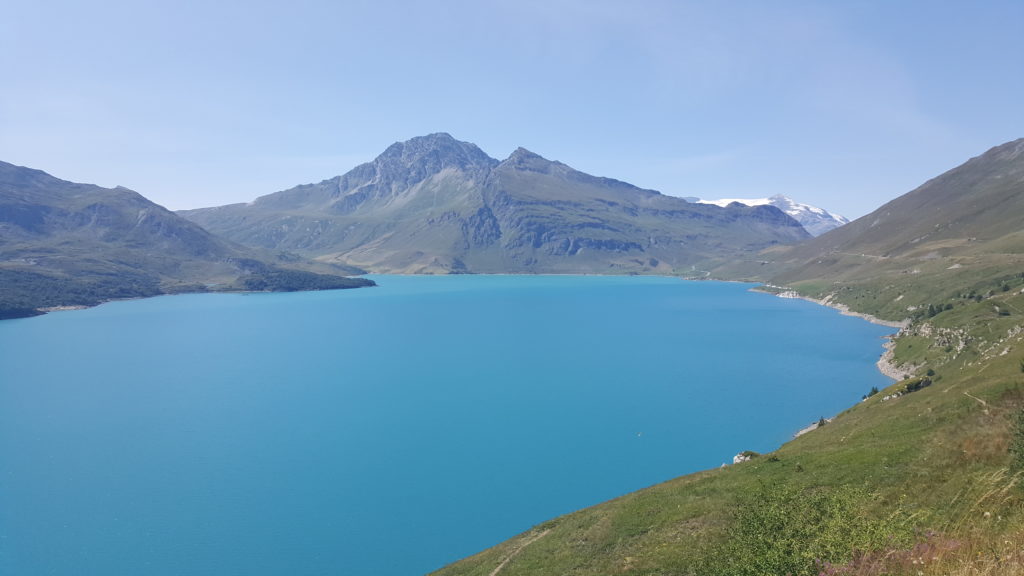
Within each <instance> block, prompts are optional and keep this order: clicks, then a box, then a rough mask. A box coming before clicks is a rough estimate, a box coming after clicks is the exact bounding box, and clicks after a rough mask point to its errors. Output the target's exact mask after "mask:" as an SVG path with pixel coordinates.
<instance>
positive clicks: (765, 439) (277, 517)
mask: <svg viewBox="0 0 1024 576" xmlns="http://www.w3.org/2000/svg"><path fill="white" fill-rule="evenodd" d="M373 278H374V279H375V280H376V281H377V282H378V283H379V284H380V286H379V287H377V288H364V289H358V290H343V291H330V292H307V293H292V294H201V295H183V296H168V297H159V298H152V299H146V300H135V301H127V302H114V303H109V304H105V305H102V306H99V307H96V308H92V309H89V310H80V311H72V312H59V313H53V314H49V315H47V316H43V317H37V318H29V319H22V320H9V321H3V322H0V366H2V368H0V370H2V372H0V574H12V575H13V574H52V575H60V576H63V575H68V576H70V575H75V576H79V575H90V574H97V575H105V574H139V575H181V574H189V575H210V576H213V575H216V576H227V575H246V576H252V575H279V574H295V575H307V574H309V575H312V574H317V575H319V574H337V575H347V574H351V575H366V574H375V575H409V574H422V573H425V572H428V571H431V570H434V569H437V568H440V567H441V566H443V565H444V564H446V563H449V562H452V561H454V560H457V559H459V558H461V557H463V556H466V555H469V554H472V553H474V552H477V551H479V550H481V549H483V548H485V547H488V546H491V545H493V544H496V543H498V542H501V541H503V540H505V539H507V538H509V537H512V536H514V535H516V534H517V533H519V532H522V531H525V530H527V529H529V528H530V527H531V526H533V525H535V524H538V523H540V522H543V521H545V520H548V519H550V518H552V517H554V516H557V515H560V514H564V513H567V512H570V511H573V510H576V509H579V508H582V507H585V506H589V505H592V504H596V503H598V502H601V501H604V500H607V499H610V498H613V497H615V496H619V495H621V494H624V493H626V492H630V491H633V490H637V489H639V488H643V487H645V486H649V485H652V484H655V483H658V482H661V481H664V480H668V479H670V478H673V477H676V476H679V475H682V474H686V473H689V472H693V471H696V470H701V469H706V468H712V467H717V466H719V465H721V464H722V463H725V462H731V460H732V456H733V455H734V454H736V453H737V452H740V451H742V450H747V449H750V450H757V451H761V452H765V451H771V450H772V449H774V448H775V447H777V446H779V445H780V444H782V443H783V442H785V441H786V440H788V439H789V438H791V437H792V435H793V434H794V433H795V432H796V431H797V430H799V429H800V428H802V427H804V426H806V425H807V424H809V423H811V422H814V421H817V420H818V418H819V417H821V416H826V417H827V416H831V415H833V414H835V413H837V412H839V411H842V410H843V409H845V408H847V407H849V406H851V405H852V404H855V403H856V402H858V401H859V400H860V398H861V396H862V395H863V394H865V393H867V392H868V390H869V389H870V388H871V387H872V386H878V387H879V388H882V387H884V386H887V385H888V384H889V383H890V381H889V380H888V379H887V378H885V377H884V376H882V375H881V374H880V373H878V372H877V370H876V369H875V366H874V363H875V361H876V360H877V359H878V356H879V355H880V354H881V352H882V348H881V345H882V340H881V338H882V337H883V336H884V335H885V334H888V333H890V332H892V329H890V328H885V327H881V326H876V325H872V324H869V323H867V322H865V321H863V320H860V319H857V318H852V317H846V316H841V315H840V314H838V313H837V312H836V311H834V310H830V309H827V308H823V307H820V306H817V305H814V304H811V303H808V302H804V301H800V300H788V299H780V298H776V297H773V296H769V295H766V294H761V293H754V292H750V291H749V288H750V286H749V285H744V284H735V283H718V282H687V281H681V280H678V279H672V278H659V277H579V276H440V277H403V276H374V277H373Z"/></svg>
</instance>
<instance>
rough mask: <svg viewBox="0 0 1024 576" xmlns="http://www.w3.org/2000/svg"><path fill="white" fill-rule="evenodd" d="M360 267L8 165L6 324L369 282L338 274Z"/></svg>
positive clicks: (0, 268)
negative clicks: (178, 295) (124, 306)
mask: <svg viewBox="0 0 1024 576" xmlns="http://www.w3.org/2000/svg"><path fill="white" fill-rule="evenodd" d="M314 270H318V272H315V271H314ZM354 271H355V270H352V269H348V270H344V271H343V270H342V269H334V270H331V269H329V268H328V267H326V266H323V265H314V264H312V263H303V262H302V261H301V259H299V258H298V257H297V256H295V255H288V254H281V255H279V256H269V255H267V254H263V253H260V252H257V251H255V250H252V249H250V248H246V247H243V246H240V245H237V244H234V243H232V242H229V241H227V240H224V239H222V238H218V237H216V236H214V235H213V234H210V233H209V232H207V231H206V230H204V229H203V228H201V227H200V226H198V225H196V224H194V223H192V222H190V221H188V220H186V219H184V218H182V217H180V216H178V215H176V214H174V213H173V212H171V211H169V210H167V209H165V208H162V207H160V206H158V205H156V204H154V203H152V202H150V201H149V200H147V199H146V198H144V197H143V196H141V195H140V194H138V193H136V192H133V191H131V190H128V189H127V188H121V187H118V188H112V189H111V188H102V187H99V186H94V185H91V184H77V183H74V182H68V181H65V180H61V179H59V178H55V177H53V176H51V175H49V174H47V173H45V172H42V171H39V170H33V169H30V168H24V167H20V166H14V165H12V164H8V163H5V162H0V286H2V289H0V318H6V317H15V316H30V315H34V314H37V313H40V309H45V308H49V307H60V306H88V305H95V304H97V303H99V302H102V301H105V300H110V299H114V298H130V297H139V296H152V295H156V294H163V293H169V292H182V291H205V290H208V289H257V290H262V289H299V288H303V287H350V286H361V285H368V284H370V282H369V281H367V280H361V279H351V278H343V277H341V276H339V275H338V274H339V273H342V272H354ZM320 272H326V274H324V273H320Z"/></svg>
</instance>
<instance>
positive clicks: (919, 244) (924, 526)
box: [438, 141, 1024, 576]
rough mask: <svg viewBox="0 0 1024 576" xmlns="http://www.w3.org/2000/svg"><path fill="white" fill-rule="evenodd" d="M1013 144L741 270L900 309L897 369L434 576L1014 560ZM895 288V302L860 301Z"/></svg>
mask: <svg viewBox="0 0 1024 576" xmlns="http://www.w3.org/2000/svg"><path fill="white" fill-rule="evenodd" d="M1022 145H1024V143H1022V141H1016V142H1011V143H1009V144H1006V145H1003V146H999V147H997V148H994V149H992V150H990V151H989V152H988V153H986V154H984V155H982V156H980V157H978V158H975V159H973V160H971V161H969V162H968V163H966V164H964V165H963V166H961V167H959V168H956V169H954V170H952V171H950V172H948V173H946V174H944V175H942V176H940V177H938V178H936V179H934V180H932V181H930V182H928V183H926V184H925V185H923V186H922V187H920V188H918V189H917V190H915V191H913V192H911V193H909V194H907V195H906V196H903V197H901V198H899V199H897V200H895V201H893V202H891V203H890V204H887V205H886V206H885V207H883V208H882V209H880V210H879V211H877V212H876V213H874V214H872V215H870V216H868V217H866V218H865V219H861V220H859V221H857V222H854V223H852V224H850V225H848V226H846V227H844V228H841V229H838V230H836V231H834V232H831V233H829V234H826V235H824V236H822V237H820V238H818V239H816V240H814V241H812V242H810V243H808V244H807V245H804V246H800V247H798V248H796V249H793V250H792V252H793V253H795V254H790V255H783V257H785V258H788V260H786V264H788V265H789V266H790V268H789V269H788V270H787V269H784V268H783V266H782V264H780V263H779V262H778V261H776V262H771V263H768V264H759V263H758V266H757V267H756V268H755V269H757V270H759V271H763V270H764V269H765V268H768V267H772V268H774V270H775V273H776V279H775V280H774V283H775V284H777V285H778V288H777V289H779V290H793V291H796V292H800V293H802V294H804V295H811V296H830V297H831V298H832V299H833V301H835V302H841V303H846V304H848V305H849V306H850V307H851V308H852V309H854V310H858V311H861V312H875V313H879V314H882V315H884V316H886V317H888V318H890V319H892V320H898V319H902V318H904V317H906V316H907V315H909V316H911V318H910V323H909V324H908V325H907V326H906V327H905V328H903V329H902V330H901V331H900V333H899V336H898V337H897V338H896V339H895V346H894V350H893V352H892V356H891V357H890V358H889V361H890V362H891V363H892V368H893V371H894V372H896V373H898V374H899V375H900V377H902V378H903V379H901V380H900V381H898V382H896V383H895V384H893V385H892V386H891V387H889V388H888V389H885V390H881V391H878V392H877V393H874V391H869V390H865V391H864V392H865V397H866V398H865V400H864V401H863V402H861V403H859V404H857V405H856V406H853V407H851V408H850V409H848V410H846V411H844V412H843V413H841V414H839V415H837V416H836V417H835V418H834V419H833V420H832V421H831V422H828V423H826V424H825V425H824V426H821V427H819V428H818V429H816V430H813V431H811V432H809V433H807V434H804V435H802V436H800V437H798V438H796V439H794V440H792V441H790V442H789V443H787V444H785V445H784V446H782V447H780V448H779V449H778V450H777V451H775V452H773V453H771V454H768V455H760V456H756V455H755V456H754V457H753V459H752V460H750V461H749V462H745V463H740V464H736V465H733V466H730V467H727V468H723V469H719V470H710V471H705V472H700V473H697V474H692V475H689V476H685V477H682V478H678V479H675V480H672V481H669V482H666V483H664V484H661V485H658V486H654V487H651V488H648V489H646V490H641V491H639V492H636V493H633V494H628V495H626V496H623V497H621V498H618V499H616V500H613V501H610V502H607V503H604V504H600V505H598V506H594V507H592V508H588V509H586V510H581V511H579V512H576V513H573V514H569V515H566V516H563V517H561V518H556V519H553V520H550V521H548V522H545V523H543V524H540V525H538V526H537V527H535V528H534V529H532V530H530V531H528V532H526V533H524V534H523V535H520V536H519V537H516V538H513V539H511V540H509V541H508V542H505V543H503V544H501V545H498V546H496V547H494V548H492V549H490V550H486V551H484V552H481V553H480V554H478V555H476V556H473V557H470V558H467V559H465V560H462V561H460V562H457V563H455V564H453V565H451V566H448V567H446V568H444V569H442V570H440V571H439V572H438V574H444V575H456V574H474V575H490V576H494V575H498V574H500V575H502V576H511V575H516V574H531V575H532V574H552V575H554V574H577V575H587V574H593V575H598V574H680V575H685V574H693V575H708V574H750V575H754V574H757V575H767V574H787V573H788V574H808V575H818V574H835V575H838V574H857V575H881V574H906V575H914V576H924V575H929V576H931V575H946V574H961V575H975V574H977V575H981V574H992V575H994V574H1000V575H1020V574H1024V492H1022V491H1021V488H1020V486H1019V479H1020V474H1021V473H1022V472H1021V471H1022V470H1024V266H1022V264H1021V261H1020V257H1021V254H1022V248H1024V247H1022V246H1021V245H1020V244H1019V243H1018V238H1019V236H1018V234H1019V231H1018V228H1019V227H1020V222H1024V207H1022V206H1021V205H1020V199H1021V198H1022V197H1024V181H1022V178H1021V170H1020V168H1021V150H1022ZM861 254H864V256H862V255H861ZM781 259H782V257H780V260H781ZM936 261H938V262H936ZM931 263H936V264H938V265H937V266H935V267H934V268H932V267H930V264H931ZM956 264H959V265H960V266H959V267H957V266H956ZM850 266H852V267H854V270H849V269H848V267H850ZM964 269H967V271H965V270H964ZM895 283H899V296H896V297H895V299H896V300H897V302H895V303H893V302H891V301H889V300H888V299H885V300H884V301H883V299H881V298H879V297H877V296H872V294H875V293H885V294H888V291H889V290H892V288H890V286H891V285H894V284H895ZM908 308H910V310H908ZM709 385H713V383H709ZM823 385H827V382H824V383H823ZM723 419H725V422H724V425H728V424H727V415H723ZM667 457H669V456H667Z"/></svg>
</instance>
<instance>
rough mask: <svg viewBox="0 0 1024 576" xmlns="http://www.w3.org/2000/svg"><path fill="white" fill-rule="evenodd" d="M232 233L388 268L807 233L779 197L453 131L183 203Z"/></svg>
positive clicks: (554, 260)
mask: <svg viewBox="0 0 1024 576" xmlns="http://www.w3.org/2000/svg"><path fill="white" fill-rule="evenodd" d="M182 214H183V215H184V216H185V217H187V218H190V219H193V220H194V221H196V222H198V223H200V224H202V225H203V226H205V227H207V228H209V229H210V230H213V231H216V232H218V233H220V234H223V235H225V236H227V237H229V238H231V239H233V240H236V241H239V242H242V243H247V244H251V245H255V246H261V247H264V248H271V249H287V250H295V251H299V252H302V253H303V254H305V255H308V256H312V257H317V258H319V259H323V260H327V261H337V262H345V263H349V264H354V265H358V266H361V267H364V268H367V269H370V270H374V271H379V272H413V273H424V272H427V273H444V272H597V273H600V272H643V271H659V272H671V271H674V270H679V269H683V268H687V267H691V266H694V265H697V264H699V263H702V262H706V261H709V260H715V259H727V258H729V257H730V256H732V255H733V254H735V253H739V252H748V251H752V250H758V249H760V248H763V247H766V246H770V245H774V244H788V243H792V242H797V241H800V240H803V239H804V238H806V237H807V234H806V232H804V231H803V229H802V228H801V227H800V225H799V224H798V223H796V222H795V221H794V220H792V219H791V218H789V217H788V216H786V215H785V214H783V213H782V212H780V211H778V210H775V209H773V208H767V209H765V208H760V207H759V208H748V207H742V206H731V207H728V208H720V207H717V206H705V205H696V204H691V203H688V202H686V201H684V200H682V199H679V198H674V197H670V196H664V195H662V194H659V193H658V192H655V191H653V190H643V189H640V188H637V187H635V186H632V185H630V184H627V183H625V182H620V181H617V180H613V179H609V178H599V177H595V176H591V175H589V174H585V173H582V172H579V171H577V170H573V169H572V168H570V167H569V166H566V165H565V164H562V163H560V162H553V161H550V160H547V159H545V158H543V157H541V156H539V155H537V154H534V153H532V152H530V151H528V150H525V149H523V148H520V149H518V150H516V151H515V152H513V153H512V155H511V156H509V158H507V159H506V160H504V161H502V162H499V161H497V160H495V159H493V158H490V157H489V156H487V155H486V154H484V153H483V152H482V151H481V150H480V149H479V148H477V147H476V146H475V145H473V144H470V143H466V142H460V141H458V140H455V139H454V138H452V137H451V136H449V135H447V134H432V135H429V136H423V137H419V138H413V139H412V140H409V141H407V142H401V143H397V144H394V145H392V146H390V147H389V148H388V149H387V150H385V151H384V153H383V154H381V155H380V156H379V157H377V158H376V159H375V160H374V161H372V162H369V163H366V164H363V165H361V166H358V167H356V168H355V169H353V170H351V171H350V172H348V173H346V174H345V175H343V176H338V177H335V178H332V179H330V180H325V181H323V182H321V183H319V184H311V185H304V186H297V187H295V188H292V189H289V190H285V191H282V192H278V193H275V194H271V195H269V196H264V197H262V198H259V199H257V200H256V201H255V202H253V203H251V204H235V205H230V206H222V207H218V208H205V209H200V210H191V211H186V212H183V213H182Z"/></svg>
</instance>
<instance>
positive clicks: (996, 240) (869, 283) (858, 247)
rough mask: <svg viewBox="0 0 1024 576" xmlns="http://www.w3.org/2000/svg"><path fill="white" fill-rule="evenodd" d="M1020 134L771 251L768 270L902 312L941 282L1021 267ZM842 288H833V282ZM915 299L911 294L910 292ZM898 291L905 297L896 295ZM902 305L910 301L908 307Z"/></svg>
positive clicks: (876, 308) (982, 280)
mask: <svg viewBox="0 0 1024 576" xmlns="http://www.w3.org/2000/svg"><path fill="white" fill-rule="evenodd" d="M1022 222H1024V139H1019V140H1015V141H1013V142H1008V143H1006V144H1003V145H1001V146H997V147H995V148H992V149H991V150H989V151H987V152H985V153H984V154H982V155H980V156H978V157H975V158H972V159H970V160H968V161H967V162H965V163H964V164H962V165H960V166H958V167H956V168H953V169H952V170H949V171H948V172H946V173H944V174H942V175H940V176H937V177H936V178H933V179H931V180H929V181H928V182H926V183H924V184H922V185H921V186H920V187H918V188H916V189H914V190H913V191H911V192H908V193H907V194H905V195H903V196H900V197H899V198H896V199H895V200H893V201H891V202H889V203H887V204H885V205H884V206H882V207H881V208H879V209H877V210H875V211H874V212H872V213H870V214H868V215H867V216H864V217H862V218H858V219H857V220H855V221H853V222H851V223H850V224H848V225H846V226H843V227H842V228H838V229H836V230H833V231H832V232H829V233H827V234H824V235H822V236H819V237H817V238H814V239H813V240H810V241H808V242H806V243H804V244H802V245H799V246H794V247H788V248H786V249H785V250H778V251H772V252H770V253H769V254H768V255H765V256H763V258H764V259H766V260H769V259H770V260H772V264H771V265H769V266H768V268H769V269H771V273H770V274H768V275H767V278H768V279H769V280H770V281H771V282H772V283H773V284H779V285H786V286H792V287H797V288H800V287H803V288H804V289H806V290H808V291H809V292H811V293H813V294H814V295H816V296H819V297H825V296H832V297H834V298H835V299H837V301H847V302H852V301H856V300H861V301H862V302H860V305H861V306H862V307H863V306H868V307H869V308H870V310H871V311H872V313H878V314H882V315H885V316H888V317H892V318H902V317H904V316H906V315H908V314H909V313H911V312H913V311H914V310H913V309H912V308H913V307H914V306H917V305H922V304H927V299H928V298H931V297H937V295H938V294H940V293H942V292H943V291H944V290H946V288H947V287H948V286H951V285H955V284H962V285H964V286H968V287H969V286H974V285H983V284H986V283H988V282H990V281H991V280H992V279H994V278H1000V277H1003V276H1006V275H1008V274H1011V273H1015V272H1019V271H1021V270H1024V228H1022V226H1021V223H1022ZM837 283H838V284H842V285H843V286H844V290H842V291H836V290H835V289H834V287H833V285H834V284H837ZM911 293H913V294H916V295H918V296H919V297H920V298H921V300H920V301H919V302H912V301H909V294H911ZM901 296H903V297H902V298H901ZM908 308H911V309H910V310H908Z"/></svg>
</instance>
